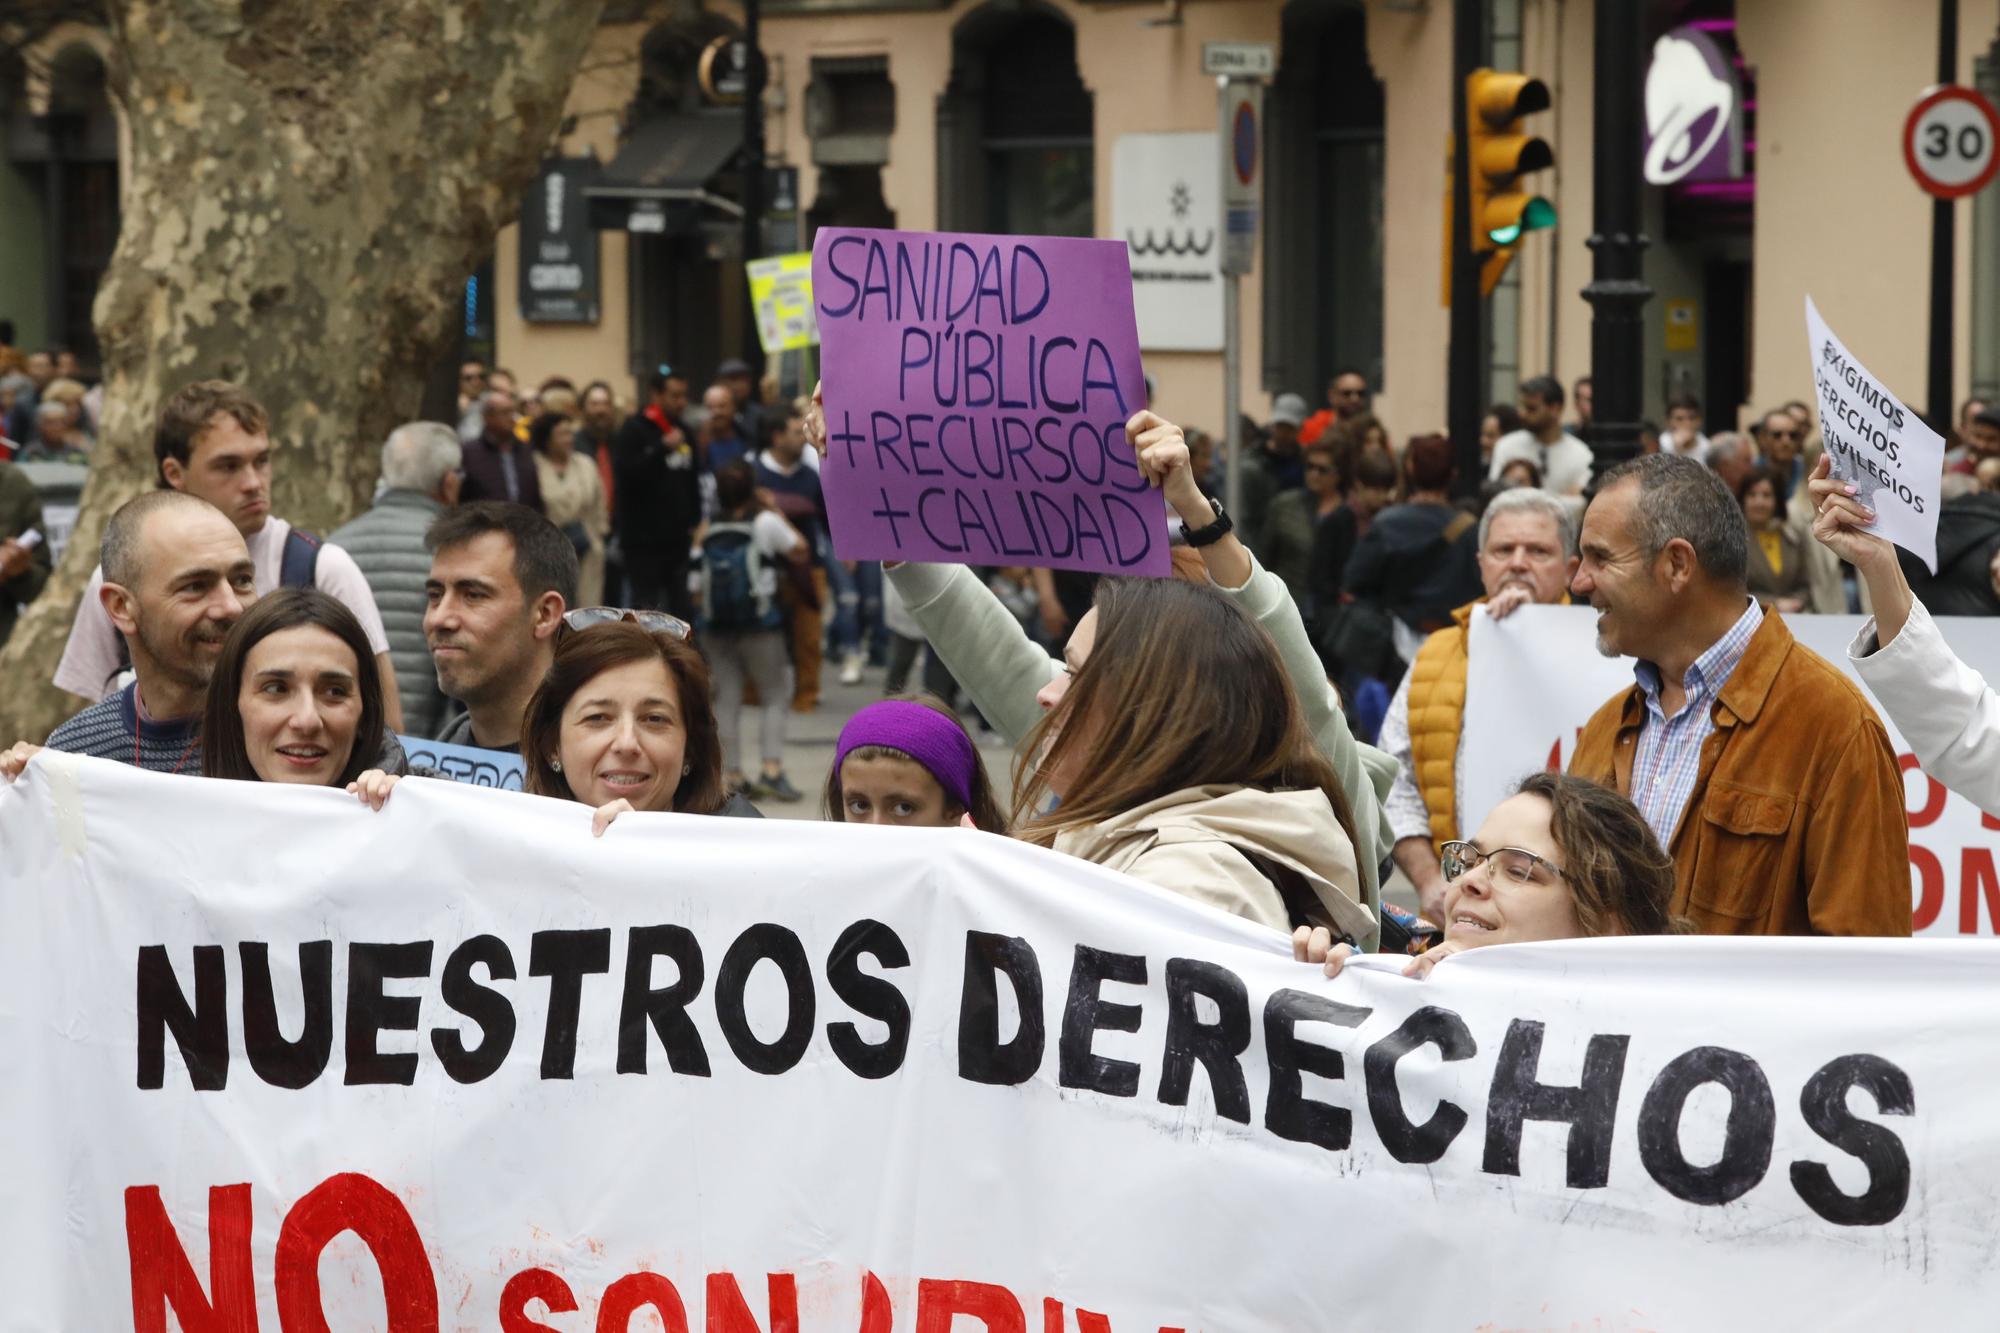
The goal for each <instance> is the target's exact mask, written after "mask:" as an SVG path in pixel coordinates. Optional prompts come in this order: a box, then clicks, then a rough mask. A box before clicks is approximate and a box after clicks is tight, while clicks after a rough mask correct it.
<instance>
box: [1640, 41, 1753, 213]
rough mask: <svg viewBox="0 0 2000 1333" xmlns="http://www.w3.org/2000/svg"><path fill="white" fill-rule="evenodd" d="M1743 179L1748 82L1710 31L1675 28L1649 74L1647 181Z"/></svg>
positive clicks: (1656, 51)
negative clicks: (1739, 76)
mask: <svg viewBox="0 0 2000 1333" xmlns="http://www.w3.org/2000/svg"><path fill="white" fill-rule="evenodd" d="M1742 175H1743V84H1742V81H1741V80H1740V79H1739V78H1738V77H1737V74H1736V66H1735V64H1734V62H1733V61H1731V59H1730V58H1729V56H1728V55H1727V54H1726V53H1725V52H1724V51H1723V50H1722V48H1721V47H1719V46H1717V45H1716V44H1715V41H1714V39H1713V38H1711V37H1710V36H1709V35H1708V34H1707V33H1705V32H1702V31H1700V30H1698V29H1695V28H1675V29H1674V30H1673V31H1672V32H1669V33H1668V34H1667V35H1666V36H1664V37H1662V38H1660V40H1659V41H1657V42H1655V43H1653V63H1652V65H1651V66H1650V67H1649V68H1648V69H1647V70H1646V179H1647V180H1649V181H1651V182H1652V183H1653V184H1655V185H1677V184H1679V183H1681V182H1682V181H1725V180H1738V179H1740V178H1741V177H1742Z"/></svg>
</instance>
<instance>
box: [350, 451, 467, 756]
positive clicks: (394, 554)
mask: <svg viewBox="0 0 2000 1333" xmlns="http://www.w3.org/2000/svg"><path fill="white" fill-rule="evenodd" d="M443 512H444V506H442V505H440V504H439V503H438V502H437V501H435V500H433V499H431V498H430V497H429V496H427V495H419V494H418V493H417V492H415V491H409V490H390V491H384V492H383V493H382V495H381V497H380V498H379V499H377V500H376V501H375V507H374V508H373V509H370V510H368V512H366V513H364V514H360V515H358V516H357V517H356V518H355V519H354V520H353V521H352V522H350V523H349V524H347V525H346V526H345V527H343V528H340V529H339V530H338V531H336V532H334V533H333V534H332V535H331V536H329V537H328V538H327V540H328V541H329V542H331V543H332V544H334V545H335V546H338V547H340V548H341V549H343V550H345V551H346V552H347V553H348V554H349V555H351V556H353V557H354V563H355V564H357V565H359V566H360V567H361V576H362V577H363V578H365V579H367V580H368V588H369V591H371V592H373V593H374V594H375V607H376V609H377V610H379V611H380V612H381V613H382V628H383V630H384V632H385V633H387V634H388V636H389V660H390V661H391V662H392V663H394V664H395V667H396V689H397V690H398V691H399V692H400V693H401V694H402V696H403V731H404V732H405V733H406V734H408V735H411V736H428V735H430V734H431V732H432V731H433V730H434V729H436V727H437V726H438V724H439V723H440V722H441V721H442V720H443V715H444V696H443V695H442V694H440V693H439V692H438V683H437V672H436V671H435V670H434V669H433V668H432V666H431V652H430V647H429V646H428V645H427V644H426V643H425V642H424V610H425V607H426V602H427V599H426V597H425V594H424V583H425V582H426V581H427V580H428V579H429V578H430V575H431V554H430V552H429V551H428V550H426V549H425V548H424V533H425V532H426V531H427V530H428V529H429V528H430V525H431V520H432V519H434V518H436V517H437V516H438V515H439V514H441V513H443ZM465 743H466V744H470V742H465Z"/></svg>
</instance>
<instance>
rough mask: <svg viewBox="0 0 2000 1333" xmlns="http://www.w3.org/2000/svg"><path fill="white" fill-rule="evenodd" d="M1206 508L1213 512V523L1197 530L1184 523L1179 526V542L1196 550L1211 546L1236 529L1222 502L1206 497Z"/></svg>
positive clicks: (1212, 497) (1234, 522)
mask: <svg viewBox="0 0 2000 1333" xmlns="http://www.w3.org/2000/svg"><path fill="white" fill-rule="evenodd" d="M1208 506H1209V508H1211V509H1213V510H1214V511H1215V521H1214V522H1213V523H1210V524H1208V525H1207V526H1205V527H1199V528H1190V527H1189V526H1188V525H1187V524H1186V523H1185V522H1183V523H1182V524H1181V540H1182V541H1185V542H1186V543H1187V544H1188V545H1189V546H1193V547H1197V548H1198V547H1203V546H1213V545H1215V543H1217V542H1219V541H1221V540H1222V539H1223V538H1224V537H1227V536H1228V535H1229V534H1230V533H1231V532H1233V531H1235V529H1236V521H1235V520H1234V519H1232V518H1230V517H1229V514H1228V512H1227V511H1226V510H1224V509H1223V507H1222V501H1220V500H1218V499H1216V498H1215V497H1214V496H1212V495H1211V496H1209V497H1208Z"/></svg>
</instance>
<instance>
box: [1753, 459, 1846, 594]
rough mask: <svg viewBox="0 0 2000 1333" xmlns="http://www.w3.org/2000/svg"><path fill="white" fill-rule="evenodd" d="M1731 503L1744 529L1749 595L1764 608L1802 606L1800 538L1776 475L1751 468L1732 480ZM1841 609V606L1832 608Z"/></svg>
mask: <svg viewBox="0 0 2000 1333" xmlns="http://www.w3.org/2000/svg"><path fill="white" fill-rule="evenodd" d="M1736 503H1737V504H1739V505H1741V506H1742V507H1743V526H1744V527H1746V528H1748V529H1749V530H1750V570H1749V583H1750V595H1751V596H1752V597H1755V598H1756V599H1757V600H1758V601H1759V602H1761V603H1762V604H1763V606H1764V609H1765V610H1767V611H1783V612H1786V613H1792V612H1798V611H1804V610H1806V609H1807V602H1808V599H1809V598H1810V597H1811V595H1812V571H1811V570H1810V569H1808V568H1807V567H1806V545H1805V539H1804V538H1803V537H1802V536H1801V535H1800V534H1799V532H1798V531H1797V530H1796V529H1795V528H1793V527H1792V526H1791V524H1789V523H1788V522H1786V521H1785V504H1784V501H1782V500H1781V499H1779V498H1778V478H1777V474H1776V473H1774V472H1772V471H1771V470H1770V469H1769V468H1764V467H1753V468H1751V469H1750V470H1749V471H1748V472H1746V473H1744V474H1743V480H1741V481H1739V482H1737V483H1736ZM1837 609H1839V610H1845V609H1846V608H1845V607H1840V608H1837Z"/></svg>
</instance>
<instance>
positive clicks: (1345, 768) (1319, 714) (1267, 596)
mask: <svg viewBox="0 0 2000 1333" xmlns="http://www.w3.org/2000/svg"><path fill="white" fill-rule="evenodd" d="M888 575H889V579H890V581H891V582H892V583H894V584H895V585H896V591H897V593H898V594H900V595H901V597H902V599H903V602H904V604H905V606H906V607H907V608H908V610H909V612H910V614H911V615H912V616H913V617H915V619H916V621H917V623H918V624H919V625H920V626H922V627H923V631H924V635H925V637H926V638H928V639H929V640H930V645H931V648H932V649H933V650H934V651H935V652H936V653H937V655H938V657H939V659H940V660H942V661H943V662H944V664H945V666H946V667H948V668H949V669H950V670H951V674H952V675H953V676H954V677H956V678H957V680H958V683H959V684H961V685H963V686H964V687H965V690H966V693H968V694H970V695H971V696H972V701H973V703H974V704H976V705H977V706H978V708H979V712H980V715H981V716H983V717H984V718H985V719H986V720H987V721H988V722H990V723H992V725H993V726H994V727H995V728H997V729H998V730H999V732H1000V734H1001V735H1003V736H1005V737H1007V739H1008V740H1009V741H1012V742H1014V743H1016V744H1018V743H1019V742H1020V739H1021V737H1023V736H1025V735H1026V734H1027V733H1028V730H1029V728H1031V727H1033V726H1034V725H1035V722H1036V720H1037V719H1038V718H1039V717H1040V716H1041V708H1040V706H1039V705H1038V704H1037V703H1036V702H1035V695H1036V693H1037V692H1038V691H1039V690H1040V689H1041V688H1042V686H1044V685H1046V684H1047V683H1048V682H1049V680H1050V679H1051V678H1052V677H1053V676H1054V675H1055V673H1056V672H1057V671H1059V670H1061V668H1062V664H1061V663H1060V662H1058V661H1057V660H1056V659H1054V658H1052V657H1050V656H1049V655H1048V654H1047V653H1046V652H1044V651H1042V649H1041V648H1039V647H1037V646H1036V645H1035V643H1034V641H1033V640H1031V639H1029V638H1028V635H1027V632H1026V631H1025V630H1023V629H1022V628H1021V622H1020V621H1018V620H1016V619H1015V618H1014V617H1013V615H1012V614H1011V613H1010V612H1009V611H1008V610H1007V608H1006V607H1004V606H1002V605H1001V604H1000V601H999V599H998V598H996V597H995V596H994V595H993V594H992V593H991V592H990V591H988V589H987V588H986V586H985V585H984V584H983V583H981V582H980V581H979V579H978V577H977V576H975V575H974V574H973V572H972V571H971V570H970V569H967V568H966V567H964V566H963V565H909V564H906V565H900V566H898V567H897V568H895V569H891V570H889V571H888ZM1218 586H1219V585H1218ZM1221 591H1222V592H1223V593H1224V594H1226V595H1227V596H1229V597H1232V598H1234V599H1235V600H1236V602H1237V604H1238V605H1239V606H1241V607H1242V608H1243V609H1244V610H1245V611H1247V612H1248V613H1249V614H1250V617H1251V619H1253V620H1255V621H1256V622H1257V623H1258V624H1260V625H1262V626H1263V627H1264V629H1265V630H1266V631H1267V632H1268V633H1269V634H1270V635H1271V637H1272V639H1274V640H1275V641H1276V642H1277V645H1278V652H1279V654H1280V655H1281V656H1282V657H1283V658H1284V661H1285V670H1286V673H1287V674H1288V675H1290V677H1291V679H1292V684H1293V686H1294V687H1295V688H1296V689H1297V690H1298V692H1299V701H1300V703H1301V704H1302V705H1303V706H1304V708H1305V714H1306V725H1307V726H1309V727H1310V728H1311V729H1312V733H1313V736H1314V738H1315V739H1317V740H1318V742H1319V748H1320V750H1321V751H1322V752H1323V753H1324V754H1325V755H1326V758H1327V761H1328V762H1329V763H1331V764H1332V765H1333V771H1334V773H1335V774H1336V775H1338V777H1339V778H1340V785H1341V788H1342V790H1344V791H1345V792H1346V793H1347V803H1348V805H1349V806H1351V807H1352V808H1353V811H1354V841H1355V849H1354V850H1355V859H1356V860H1357V861H1358V862H1359V864H1358V866H1357V867H1356V868H1357V870H1358V871H1359V872H1360V877H1361V901H1362V904H1363V905H1364V906H1365V907H1366V908H1367V909H1368V913H1369V915H1370V916H1371V917H1377V918H1379V916H1380V913H1381V909H1382V882H1381V874H1380V869H1381V864H1382V860H1383V858H1385V857H1386V856H1388V854H1389V849H1390V848H1391V847H1392V846H1394V845H1395V835H1394V834H1393V833H1391V832H1390V829H1389V820H1388V816H1387V815H1386V814H1384V813H1383V810H1382V799H1383V797H1385V796H1387V795H1388V792H1389V784H1390V783H1391V782H1393V781H1394V780H1395V777H1396V761H1395V760H1393V759H1391V758H1390V757H1389V756H1388V755H1386V754H1384V753H1382V751H1380V750H1377V749H1375V748H1374V747H1373V746H1369V745H1363V744H1361V742H1359V741H1357V740H1355V739H1354V733H1353V732H1352V731H1350V730H1348V727H1347V717H1346V715H1345V714H1343V713H1342V712H1341V711H1340V706H1339V704H1338V703H1337V702H1335V700H1334V697H1333V687H1332V686H1331V685H1329V684H1327V680H1326V668H1325V667H1323V666H1322V665H1321V664H1320V660H1319V654H1318V653H1316V652H1314V651H1313V646H1312V639H1311V638H1310V637H1309V636H1308V635H1307V634H1306V627H1305V621H1304V620H1303V619H1301V618H1300V616H1299V609H1298V607H1297V605H1295V604H1294V603H1293V601H1292V598H1291V594H1290V593H1288V592H1287V591H1286V590H1285V584H1284V580H1282V579H1280V578H1279V577H1278V576H1277V575H1275V574H1273V573H1271V572H1270V571H1269V570H1267V569H1265V568H1264V567H1263V566H1262V565H1258V564H1256V563H1255V557H1252V567H1251V572H1250V581H1249V582H1248V583H1246V584H1244V585H1243V586H1242V587H1241V588H1222V589H1221ZM1376 940H1377V937H1376V936H1374V935H1372V934H1371V935H1370V937H1369V938H1367V939H1364V940H1362V941H1361V945H1362V947H1363V948H1364V949H1373V948H1374V947H1375V945H1376Z"/></svg>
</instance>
